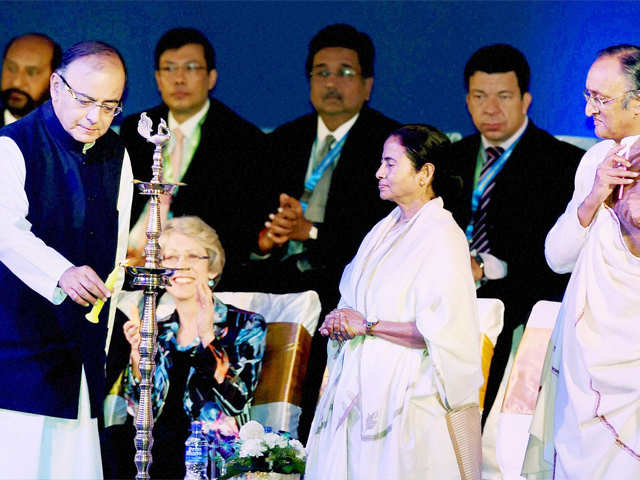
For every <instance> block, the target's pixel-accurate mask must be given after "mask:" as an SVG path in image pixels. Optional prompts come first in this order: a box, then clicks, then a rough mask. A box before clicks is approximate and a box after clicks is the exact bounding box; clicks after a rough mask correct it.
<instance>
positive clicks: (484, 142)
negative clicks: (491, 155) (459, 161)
mask: <svg viewBox="0 0 640 480" xmlns="http://www.w3.org/2000/svg"><path fill="white" fill-rule="evenodd" d="M528 125H529V117H528V116H525V117H524V122H522V125H521V126H520V128H519V129H518V130H517V131H516V133H514V134H513V135H511V136H510V137H509V138H507V140H506V141H504V142H502V143H501V144H499V145H493V144H492V143H491V142H489V140H487V139H486V138H484V135H481V138H482V151H485V150H486V149H487V148H489V147H502V148H504V149H505V150H507V149H508V148H509V147H510V146H511V145H513V144H514V142H515V141H516V140H517V139H518V138H520V135H522V132H524V131H525V129H526V128H527V126H528Z"/></svg>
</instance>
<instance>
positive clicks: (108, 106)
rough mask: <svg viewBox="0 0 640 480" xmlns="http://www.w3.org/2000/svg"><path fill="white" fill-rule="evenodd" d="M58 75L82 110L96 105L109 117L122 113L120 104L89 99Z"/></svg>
mask: <svg viewBox="0 0 640 480" xmlns="http://www.w3.org/2000/svg"><path fill="white" fill-rule="evenodd" d="M56 75H57V76H59V77H60V80H62V82H63V83H64V89H65V90H66V91H67V92H68V93H69V95H71V98H73V99H74V100H75V101H76V102H78V104H79V105H80V106H81V107H82V108H87V109H89V108H91V107H93V106H94V105H95V106H96V107H98V108H99V109H100V110H102V111H103V112H104V113H106V114H107V115H110V116H112V117H115V116H116V115H118V114H119V113H120V112H121V111H122V107H121V106H120V102H116V103H98V101H97V100H96V99H95V98H91V97H88V96H86V95H84V94H82V93H80V92H76V91H75V90H74V89H73V88H71V85H69V82H67V80H66V79H65V78H64V77H63V76H62V75H60V74H59V73H58V72H56Z"/></svg>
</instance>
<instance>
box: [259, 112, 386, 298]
mask: <svg viewBox="0 0 640 480" xmlns="http://www.w3.org/2000/svg"><path fill="white" fill-rule="evenodd" d="M317 119H318V117H317V114H315V113H314V114H309V115H305V116H303V117H300V118H298V119H296V120H293V121H292V122H289V123H286V124H285V125H282V126H280V127H278V128H277V129H276V130H274V131H273V132H272V133H271V134H270V135H269V140H270V145H271V150H272V158H271V160H272V162H273V167H272V168H273V170H274V171H275V172H277V187H278V188H277V190H278V191H279V192H285V193H287V194H289V195H292V196H294V197H296V198H298V199H299V198H300V196H301V195H302V192H303V190H304V179H305V175H306V172H307V167H308V165H309V155H310V153H311V147H312V145H313V142H314V140H315V138H316V133H317V121H318V120H317ZM398 127H399V124H398V122H396V121H394V120H391V119H390V118H387V117H385V116H384V115H382V114H381V113H380V112H377V111H375V110H372V109H370V108H367V107H365V108H363V109H362V111H361V112H360V116H359V117H358V120H357V121H356V122H355V124H354V125H353V127H352V128H351V130H350V131H349V133H348V137H347V140H346V141H345V143H344V146H343V148H342V152H341V154H340V159H339V161H338V164H337V166H336V168H335V170H334V172H333V176H332V178H331V187H330V190H329V198H328V201H327V206H326V211H325V221H324V223H323V224H322V225H319V226H318V239H317V240H308V241H306V242H305V245H306V246H307V250H308V251H307V256H308V258H309V261H310V263H311V264H312V265H313V266H314V270H312V271H310V272H305V273H301V272H299V271H298V270H297V268H296V267H295V261H291V262H280V261H279V258H280V256H281V254H282V253H283V252H282V251H276V252H274V255H273V257H275V258H272V261H271V262H270V269H271V272H270V274H271V275H273V277H272V281H275V280H276V279H277V285H276V286H275V287H274V291H300V290H304V289H307V288H312V289H314V290H316V291H318V292H319V293H320V298H321V301H322V303H323V307H324V308H334V307H335V305H336V303H337V300H338V298H339V296H338V283H339V281H340V276H341V274H342V270H343V269H344V267H345V266H346V264H347V263H349V262H350V261H351V259H352V258H353V256H354V255H355V253H356V251H357V249H358V246H359V245H360V242H362V239H363V238H364V236H365V235H366V233H367V232H368V231H369V230H370V229H371V227H373V225H375V223H376V222H377V221H378V220H380V219H381V218H382V217H384V216H385V215H386V214H387V213H388V212H389V211H390V210H391V209H392V208H393V207H394V206H395V205H394V204H392V203H390V202H386V201H383V200H381V199H380V196H379V192H378V183H377V181H376V178H375V173H376V170H377V169H378V166H379V164H380V158H381V155H382V145H383V144H384V141H385V140H386V138H387V136H388V135H389V133H391V132H392V131H393V130H395V129H396V128H398ZM277 202H278V199H277V195H276V196H275V198H273V199H272V201H271V202H270V203H269V208H270V209H271V210H270V211H274V210H275V208H276V207H277V205H278V203H277ZM282 250H283V251H286V246H285V247H283V249H282Z"/></svg>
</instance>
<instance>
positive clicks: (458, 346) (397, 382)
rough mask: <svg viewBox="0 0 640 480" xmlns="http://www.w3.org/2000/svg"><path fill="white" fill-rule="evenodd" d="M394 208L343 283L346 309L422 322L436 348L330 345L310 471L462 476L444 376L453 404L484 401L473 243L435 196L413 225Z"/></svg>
mask: <svg viewBox="0 0 640 480" xmlns="http://www.w3.org/2000/svg"><path fill="white" fill-rule="evenodd" d="M400 213H401V212H400V209H399V208H396V209H394V210H393V211H392V212H391V213H390V214H389V215H388V216H387V217H386V218H384V219H383V220H381V221H380V222H379V223H378V224H377V225H376V226H375V227H374V228H373V229H372V230H371V231H370V232H369V234H367V236H366V237H365V239H364V241H363V242H362V245H361V246H360V249H359V250H358V253H357V255H356V257H355V258H354V259H353V261H352V262H351V263H350V264H349V265H348V266H347V267H346V268H345V271H344V273H343V276H342V280H341V282H340V292H341V294H342V299H341V301H340V304H339V307H340V308H352V309H354V310H357V311H358V312H360V313H361V314H363V315H364V316H365V317H366V318H378V319H380V320H383V321H393V322H416V325H417V328H418V330H419V331H420V333H421V334H422V335H423V336H424V337H425V339H427V340H428V344H429V346H430V347H431V349H430V350H429V352H427V350H426V349H411V348H407V347H403V346H401V345H397V344H394V343H392V342H389V341H386V340H382V339H380V338H377V337H375V336H366V337H362V336H359V337H356V338H354V339H353V340H351V341H349V342H347V343H345V344H344V345H342V347H340V344H339V343H338V342H335V341H330V342H329V346H328V357H329V359H328V368H329V381H328V384H327V387H326V389H325V391H324V393H323V395H322V397H321V399H320V402H319V404H318V408H317V410H316V414H315V418H314V420H313V425H312V427H311V433H310V437H309V442H308V445H307V450H308V454H309V457H308V461H307V473H306V474H305V478H307V479H309V480H317V479H327V478H331V479H336V480H339V479H347V478H348V479H366V480H376V479H381V480H382V479H390V478H394V479H395V478H398V479H400V478H402V479H403V480H411V479H416V480H418V479H420V480H422V479H425V478H438V479H449V478H450V479H454V478H456V479H457V478H459V472H458V467H457V464H456V459H455V455H454V452H453V447H452V445H451V440H450V438H449V434H448V431H447V427H446V423H445V409H444V407H443V405H442V401H441V399H440V398H439V395H438V389H437V386H436V382H435V381H434V377H435V375H438V376H439V377H440V379H441V381H442V384H443V387H444V392H443V394H444V396H445V397H446V398H444V399H442V400H443V401H445V402H447V403H448V404H449V405H450V406H451V407H456V406H461V405H464V404H468V403H477V402H478V389H479V388H480V386H481V385H482V372H481V360H480V358H481V357H480V342H479V338H480V334H479V327H478V313H477V307H476V302H475V286H474V284H473V278H472V275H471V270H470V264H469V248H468V244H467V242H466V239H465V237H464V234H463V233H462V231H461V230H460V229H459V228H458V227H457V225H456V224H455V222H454V220H453V218H452V217H451V214H450V213H449V212H447V211H446V210H444V209H443V207H442V199H440V198H436V199H433V200H431V201H430V202H428V203H427V204H425V205H424V206H423V207H422V209H421V210H420V211H419V212H418V213H417V214H416V215H415V216H414V217H413V218H412V219H411V220H410V221H409V222H408V223H407V224H404V225H398V224H397V222H398V220H399V218H400Z"/></svg>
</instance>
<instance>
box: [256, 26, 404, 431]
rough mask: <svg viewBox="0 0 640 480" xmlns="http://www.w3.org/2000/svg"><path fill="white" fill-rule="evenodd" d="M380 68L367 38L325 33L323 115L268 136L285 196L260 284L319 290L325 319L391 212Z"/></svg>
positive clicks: (313, 78)
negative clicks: (384, 179)
mask: <svg viewBox="0 0 640 480" xmlns="http://www.w3.org/2000/svg"><path fill="white" fill-rule="evenodd" d="M373 62H374V46H373V43H372V41H371V39H370V38H369V36H368V35H367V34H366V33H363V32H359V31H357V30H356V29H355V28H353V27H352V26H350V25H344V24H337V25H330V26H328V27H325V28H323V29H322V30H320V32H318V33H317V34H316V35H315V36H314V37H313V39H312V40H311V42H310V44H309V50H308V54H307V60H306V64H305V68H306V74H307V78H308V80H309V87H310V99H311V103H312V105H313V107H314V109H315V112H314V113H312V114H308V115H305V116H303V117H300V118H298V119H296V120H293V121H292V122H289V123H287V124H285V125H282V126H281V127H279V128H277V129H276V130H275V131H274V132H273V133H271V134H270V135H269V137H270V141H271V142H270V143H271V146H272V151H273V156H272V161H273V168H274V170H276V171H277V172H280V174H279V175H278V178H279V180H280V182H279V183H278V185H277V186H278V193H279V194H280V196H279V197H277V196H274V198H272V199H269V202H268V203H267V205H269V206H270V208H273V209H274V210H275V209H276V208H277V211H273V213H272V214H271V215H270V216H269V219H268V222H267V228H266V229H265V230H263V231H262V233H261V234H260V236H259V248H260V251H259V252H256V253H257V255H255V256H254V257H255V258H262V259H263V260H261V261H259V262H258V261H257V262H255V263H256V264H257V263H261V265H259V268H263V269H264V270H263V272H264V273H263V274H259V275H257V276H256V277H255V278H269V282H268V285H266V288H268V289H270V290H271V291H274V292H291V291H300V290H305V289H312V290H316V291H317V292H318V293H319V294H320V300H321V302H322V306H323V311H324V313H328V312H329V310H331V309H332V308H335V306H336V305H337V302H338V298H339V293H338V283H339V282H340V276H341V274H342V270H343V269H344V267H345V265H346V264H347V263H348V262H349V261H350V260H351V259H352V258H353V256H354V255H355V253H356V250H357V248H358V245H359V244H360V242H361V241H362V238H363V237H364V235H365V234H366V233H367V231H368V230H369V229H370V228H371V227H372V226H373V225H374V224H375V223H376V222H377V221H378V220H380V219H381V218H382V217H383V216H384V215H385V214H386V213H388V211H389V210H390V209H391V207H390V206H389V205H388V204H386V203H385V202H384V201H382V200H380V197H379V192H378V189H377V184H376V182H375V181H374V178H373V175H374V173H375V171H376V169H377V168H378V165H379V163H380V158H381V155H382V145H383V143H384V141H385V140H386V138H387V135H388V134H389V133H390V132H391V131H393V130H394V129H396V128H397V127H398V126H399V124H398V123H397V122H396V121H394V120H391V119H390V118H387V117H385V116H384V115H383V114H381V113H380V112H378V111H376V110H373V109H371V108H369V107H368V106H367V102H368V100H369V98H370V96H371V90H372V88H373V66H374V65H373ZM311 178H313V179H314V180H310V179H311ZM310 182H311V183H313V185H311V184H310ZM267 257H268V258H267ZM263 283H265V282H263ZM263 288H264V287H263ZM317 337H318V338H317V339H314V346H313V348H312V352H311V357H310V358H311V360H310V364H309V373H308V374H307V380H306V385H305V387H304V390H303V395H304V396H305V398H304V399H303V402H304V404H303V413H302V415H303V416H302V420H301V426H300V436H301V438H303V439H304V438H306V435H307V430H308V428H309V423H310V421H311V417H312V415H313V408H314V406H315V400H316V398H317V390H318V387H319V385H320V378H321V376H322V372H323V369H324V361H325V358H326V352H325V345H326V340H325V339H324V338H323V337H322V336H320V335H317Z"/></svg>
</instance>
